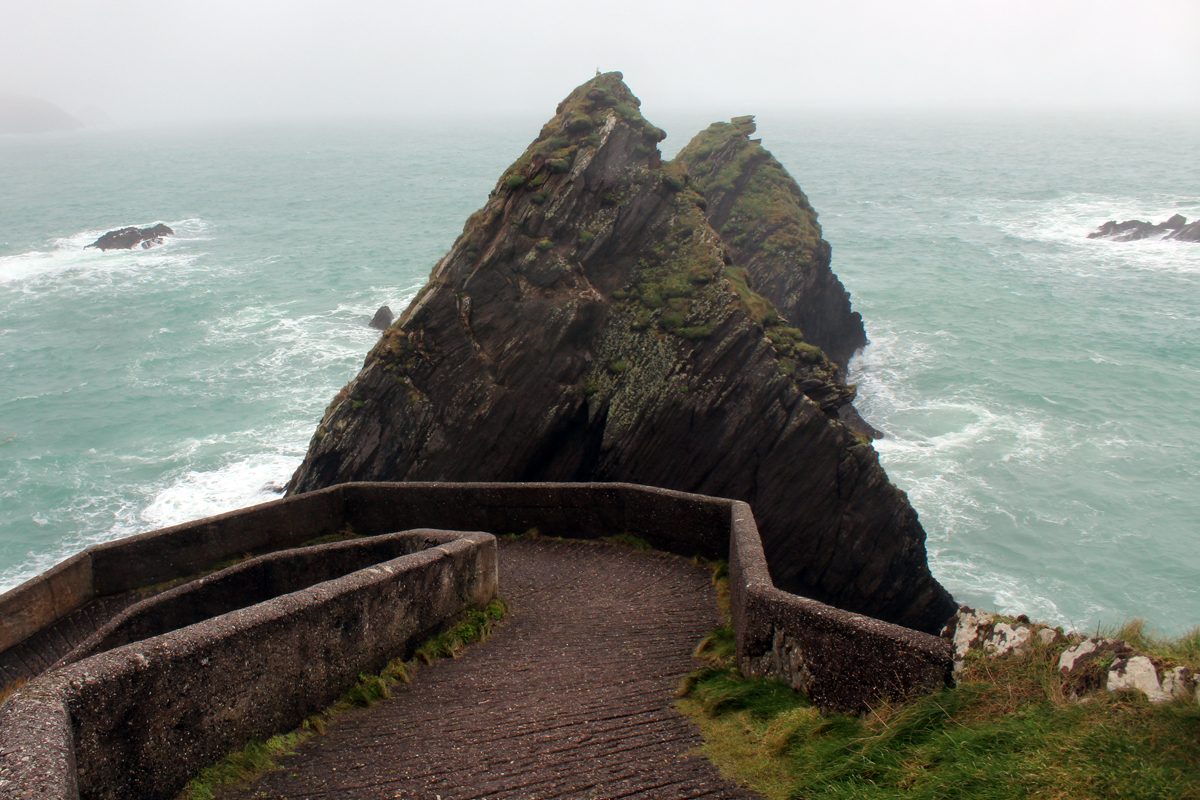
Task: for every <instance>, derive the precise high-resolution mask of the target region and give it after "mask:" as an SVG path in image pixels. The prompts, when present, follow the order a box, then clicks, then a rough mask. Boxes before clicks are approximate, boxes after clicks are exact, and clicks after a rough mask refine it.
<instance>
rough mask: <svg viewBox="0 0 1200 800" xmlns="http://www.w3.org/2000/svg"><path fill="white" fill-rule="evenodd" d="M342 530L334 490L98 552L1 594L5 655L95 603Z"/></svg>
mask: <svg viewBox="0 0 1200 800" xmlns="http://www.w3.org/2000/svg"><path fill="white" fill-rule="evenodd" d="M342 525H343V522H342V496H341V493H340V492H339V490H338V488H337V487H334V488H332V489H326V490H323V491H320V492H312V493H310V494H306V495H302V496H300V497H294V498H287V499H284V500H275V501H272V502H270V503H264V504H262V505H259V506H254V507H253V508H247V509H244V510H241V511H231V512H229V513H228V514H220V515H218V516H215V517H208V518H206V519H202V520H197V521H196V522H187V523H184V524H182V525H174V526H172V527H170V528H162V529H160V530H157V531H151V532H149V533H142V534H138V535H136V536H129V537H126V538H124V539H118V540H116V541H113V542H106V543H104V544H98V545H93V546H91V547H89V548H87V549H86V550H84V551H83V552H82V553H80V554H78V555H76V556H73V557H71V558H69V559H67V560H66V561H64V562H62V563H61V564H59V565H57V566H55V567H53V568H51V569H50V570H47V571H46V572H44V573H42V574H41V575H39V576H37V577H36V578H32V579H30V580H28V581H26V582H25V583H23V584H21V585H20V586H17V587H16V588H14V589H12V590H10V591H7V592H5V593H4V594H0V652H3V651H5V650H8V649H9V648H10V647H12V646H13V645H15V644H18V643H19V642H22V641H24V640H25V639H27V638H28V637H30V636H32V635H33V634H35V633H37V632H38V631H40V630H42V629H44V628H46V627H47V626H48V625H50V624H51V623H53V622H55V621H56V620H58V619H61V618H62V617H64V616H65V615H67V614H68V613H70V612H71V611H73V610H74V609H76V608H78V607H79V606H81V605H83V604H85V603H87V602H88V601H90V600H92V599H93V598H95V597H103V596H105V595H114V594H118V593H120V592H125V591H129V590H131V589H139V588H142V587H146V586H152V585H154V584H157V583H161V582H164V581H169V580H172V579H176V578H182V577H185V576H188V575H194V574H196V573H198V572H201V571H203V570H205V569H209V568H211V567H212V565H213V564H216V563H219V562H221V561H224V560H227V559H229V558H233V557H236V556H241V555H245V554H255V553H263V552H267V551H271V550H280V549H283V548H285V547H295V546H296V545H298V544H301V543H303V542H306V541H311V540H312V539H315V538H317V537H320V536H324V535H326V534H330V533H335V532H336V531H337V530H338V529H339V528H340V527H341V526H342ZM391 530H393V531H394V530H398V529H397V528H392V529H391Z"/></svg>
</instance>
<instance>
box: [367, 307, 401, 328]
mask: <svg viewBox="0 0 1200 800" xmlns="http://www.w3.org/2000/svg"><path fill="white" fill-rule="evenodd" d="M395 319H396V315H395V314H393V313H392V309H391V308H389V307H388V306H380V307H379V310H378V311H376V312H375V316H373V317H371V321H370V322H368V323H367V324H368V325H370V326H371V327H372V328H375V329H376V330H381V331H386V330H387V328H388V326H389V325H391V324H392V322H393V320H395Z"/></svg>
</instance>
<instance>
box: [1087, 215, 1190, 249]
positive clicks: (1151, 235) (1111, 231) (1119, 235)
mask: <svg viewBox="0 0 1200 800" xmlns="http://www.w3.org/2000/svg"><path fill="white" fill-rule="evenodd" d="M1088 238H1089V239H1112V240H1113V241H1115V242H1136V241H1138V240H1140V239H1178V240H1179V241H1183V242H1197V241H1200V221H1197V222H1193V223H1192V224H1190V225H1189V224H1188V221H1187V218H1186V217H1184V216H1183V215H1182V214H1175V215H1173V216H1172V217H1171V218H1170V219H1168V220H1167V221H1166V222H1160V223H1158V224H1157V225H1156V224H1154V223H1153V222H1144V221H1142V220H1140V219H1129V220H1125V221H1124V222H1117V221H1116V220H1112V219H1110V220H1109V221H1108V222H1106V223H1104V224H1103V225H1101V226H1100V227H1099V228H1097V229H1096V230H1094V231H1092V232H1091V233H1089V234H1088Z"/></svg>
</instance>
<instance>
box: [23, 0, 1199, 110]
mask: <svg viewBox="0 0 1200 800" xmlns="http://www.w3.org/2000/svg"><path fill="white" fill-rule="evenodd" d="M9 16H10V24H8V25H6V26H5V28H4V30H3V31H0V74H3V75H5V76H7V77H6V78H4V79H0V93H8V94H14V95H24V96H29V97H33V98H38V99H41V100H46V101H49V102H51V103H53V104H55V105H57V106H59V107H60V108H62V109H63V110H65V111H67V112H68V113H70V114H71V115H73V116H76V117H78V118H81V119H83V120H84V121H85V122H88V123H90V124H96V123H101V124H107V125H113V126H116V127H125V126H128V125H134V126H140V125H157V124H173V123H186V124H192V123H200V122H216V121H238V120H264V119H275V118H284V119H324V118H346V117H385V118H396V119H412V118H419V117H422V116H434V117H437V118H460V117H471V116H487V117H492V118H496V117H504V116H510V117H513V118H514V119H517V118H535V117H536V118H541V117H544V115H545V112H546V109H547V108H552V107H553V106H554V104H556V103H557V102H558V101H559V100H561V99H562V98H563V97H564V96H565V95H566V94H567V92H569V91H570V89H571V88H572V87H573V86H575V85H577V84H579V83H581V82H583V81H584V80H587V79H588V78H589V77H591V76H592V75H593V74H594V72H595V71H596V69H600V70H602V71H612V70H617V71H621V72H623V73H624V75H625V78H626V82H627V83H628V84H629V86H630V87H631V88H632V89H633V91H634V92H635V93H636V94H638V96H639V97H641V98H642V99H643V101H644V102H645V106H644V110H645V112H646V114H647V116H648V117H651V118H653V116H654V115H655V114H656V113H658V114H689V115H690V114H696V115H705V116H711V117H712V118H714V119H725V118H728V117H730V116H733V115H737V114H744V113H752V114H759V115H763V114H774V115H778V116H786V115H789V114H803V113H821V112H830V111H838V112H852V113H861V112H867V113H870V112H887V113H905V112H969V113H977V114H988V113H1012V112H1020V113H1024V112H1028V113H1036V114H1046V113H1049V114H1063V113H1065V114H1102V115H1103V114H1113V113H1136V114H1150V115H1155V116H1162V115H1170V116H1180V115H1182V116H1193V115H1195V114H1197V113H1200V93H1197V92H1196V91H1195V90H1194V89H1193V88H1191V87H1194V86H1195V85H1196V84H1197V82H1198V79H1200V47H1197V46H1196V44H1197V38H1198V32H1200V6H1197V5H1196V4H1194V3H1188V2H1181V1H1180V0H1155V2H1153V3H1149V4H1146V3H1142V4H1139V5H1137V6H1134V5H1133V4H1130V3H1117V2H1109V3H1086V2H1079V1H1078V0H1062V2H1055V3H1049V4H1044V3H1042V4H1039V3H1030V2H1019V3H1015V4H1008V5H1006V6H1005V7H1003V8H1001V7H997V6H989V7H986V8H985V7H974V6H967V7H964V6H962V5H961V4H954V3H950V2H924V3H920V4H916V5H914V4H905V5H904V6H903V7H897V6H894V5H892V4H888V3H882V2H867V3H862V4H856V6H855V7H853V8H850V7H835V8H825V7H820V6H811V7H810V6H806V5H804V4H783V3H770V2H762V3H757V4H754V5H753V6H752V7H751V8H749V9H746V8H737V9H735V8H731V7H728V6H726V5H723V4H719V3H715V2H697V3H691V4H688V5H687V6H686V7H683V6H676V5H675V4H665V3H657V4H654V3H642V4H636V3H631V2H625V1H624V0H621V1H620V2H614V3H609V4H607V5H605V6H604V7H603V9H602V13H598V12H596V11H594V10H591V9H587V10H582V9H575V8H569V7H563V6H562V5H561V4H552V3H548V2H541V1H540V0H526V2H521V3H515V4H507V5H505V6H503V7H498V6H483V7H476V6H475V5H473V4H470V3H463V2H457V3H455V2H451V3H443V4H440V5H438V6H414V5H412V4H399V5H395V4H385V3H377V2H366V1H363V2H357V3H351V4H349V5H346V4H341V5H333V4H331V3H326V2H308V3H302V4H285V3H282V2H279V1H278V0H271V1H270V2H259V3H253V4H250V5H249V7H245V6H243V5H238V4H234V3H229V2H215V3H210V4H206V5H205V6H203V7H202V8H197V7H191V6H189V7H176V6H169V5H168V6H163V5H161V4H150V3H148V2H143V0H136V2H128V3H123V4H122V5H121V6H120V7H119V8H115V9H114V8H110V7H108V6H104V7H100V6H93V5H92V4H88V3H84V2H80V1H79V0H64V2H59V3H54V4H47V5H29V6H20V7H16V8H13V9H11V10H10V12H9ZM1132 20H1144V21H1145V25H1142V26H1139V25H1133V24H1131V21H1132Z"/></svg>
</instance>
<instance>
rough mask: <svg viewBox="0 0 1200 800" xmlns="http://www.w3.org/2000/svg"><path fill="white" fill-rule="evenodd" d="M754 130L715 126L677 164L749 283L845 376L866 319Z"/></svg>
mask: <svg viewBox="0 0 1200 800" xmlns="http://www.w3.org/2000/svg"><path fill="white" fill-rule="evenodd" d="M754 132H755V123H754V117H751V116H743V117H734V118H733V119H732V120H730V121H729V122H715V123H713V124H712V125H710V126H709V127H708V129H707V130H704V131H701V132H700V133H699V134H697V135H696V136H695V138H693V139H692V141H691V142H689V143H688V145H687V146H686V147H684V148H683V150H681V151H680V153H679V155H678V157H677V158H676V161H677V162H679V163H680V164H682V165H683V166H684V167H686V169H687V171H688V173H689V175H690V176H691V179H692V181H693V183H694V185H695V186H696V188H697V189H698V190H699V191H700V192H702V193H703V194H704V196H705V197H706V198H707V200H708V206H707V212H706V216H707V218H708V222H709V224H711V225H712V227H713V228H714V229H716V231H717V232H718V233H719V234H720V235H721V238H722V239H723V240H724V241H725V243H726V244H727V245H728V246H729V250H730V254H731V256H732V258H733V261H734V263H736V264H737V265H738V266H739V267H740V268H742V269H743V270H744V272H745V281H746V283H747V284H748V285H749V286H750V287H751V288H752V289H754V290H755V291H756V292H758V293H759V294H761V295H763V296H764V297H766V298H767V299H768V300H770V301H771V303H772V304H773V305H774V306H775V308H776V309H777V310H778V312H779V314H780V315H781V316H782V317H783V318H784V319H785V320H786V321H787V322H788V323H789V324H790V325H793V326H795V327H796V328H798V329H799V330H800V331H802V333H803V336H804V338H805V340H806V341H808V342H810V343H812V344H814V345H816V346H817V347H820V348H821V349H822V350H824V351H825V352H826V353H827V354H829V357H830V358H831V359H832V360H833V361H834V362H835V363H836V364H837V365H838V366H839V367H841V368H842V369H843V370H845V368H846V364H847V362H848V361H849V360H850V356H852V355H853V354H854V351H856V350H858V349H859V348H860V347H862V346H863V345H865V344H866V343H867V336H866V332H865V331H864V330H863V323H862V317H861V316H859V314H858V312H856V311H852V310H851V308H850V294H849V292H847V291H846V289H845V287H844V286H842V282H841V281H840V280H838V277H837V275H835V274H834V273H833V270H831V269H830V267H829V262H830V247H829V243H828V242H826V241H825V240H824V239H823V238H822V237H821V226H820V224H819V223H818V222H817V212H816V211H815V210H814V209H813V207H812V205H810V204H809V202H808V198H807V197H806V196H805V194H804V192H803V191H801V189H800V186H799V185H798V184H797V183H796V181H795V180H793V178H792V176H791V175H789V174H788V172H787V170H785V169H784V168H783V165H782V164H780V163H779V162H778V161H777V160H776V159H775V157H774V156H772V155H771V153H770V152H769V151H768V150H767V149H766V148H765V147H763V146H762V141H761V140H760V139H752V138H750V137H751V134H753V133H754Z"/></svg>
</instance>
